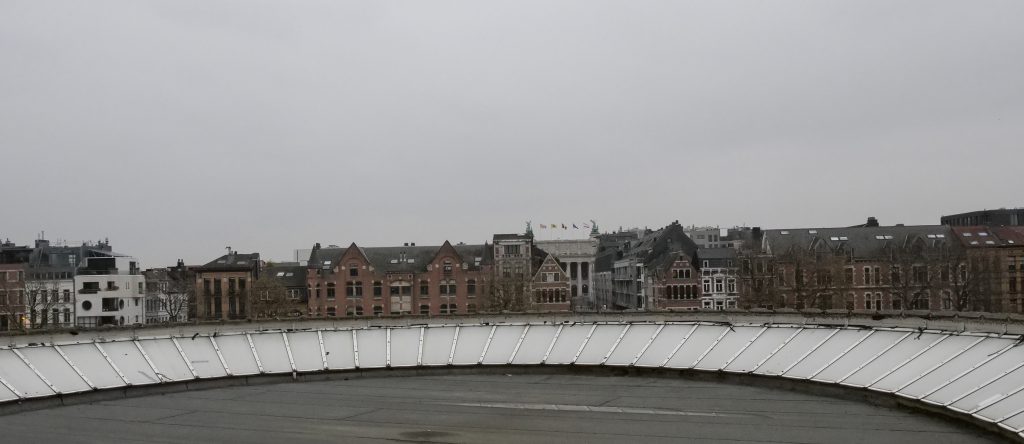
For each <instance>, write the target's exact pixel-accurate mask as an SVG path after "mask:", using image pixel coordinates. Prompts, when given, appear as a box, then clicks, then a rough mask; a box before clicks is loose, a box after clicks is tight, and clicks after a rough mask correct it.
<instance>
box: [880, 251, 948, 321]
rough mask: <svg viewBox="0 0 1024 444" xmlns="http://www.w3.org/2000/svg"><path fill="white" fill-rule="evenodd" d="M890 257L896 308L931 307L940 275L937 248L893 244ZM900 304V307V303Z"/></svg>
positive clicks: (892, 289)
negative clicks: (934, 288) (935, 281)
mask: <svg viewBox="0 0 1024 444" xmlns="http://www.w3.org/2000/svg"><path fill="white" fill-rule="evenodd" d="M888 254H889V257H888V258H887V259H888V264H889V288H890V289H891V293H892V302H893V305H894V307H893V309H894V310H908V309H909V310H929V309H931V308H932V307H931V297H930V296H931V289H932V287H933V280H937V279H936V276H935V275H936V273H935V271H936V270H935V263H936V257H937V255H935V252H934V251H932V250H931V249H929V248H928V247H927V246H925V245H924V244H923V242H915V243H912V244H910V245H892V246H890V247H889V251H888ZM897 303H898V304H899V307H896V306H895V305H896V304H897Z"/></svg>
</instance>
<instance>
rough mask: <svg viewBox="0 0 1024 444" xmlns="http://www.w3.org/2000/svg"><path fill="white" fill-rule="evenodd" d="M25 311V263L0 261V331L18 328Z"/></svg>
mask: <svg viewBox="0 0 1024 444" xmlns="http://www.w3.org/2000/svg"><path fill="white" fill-rule="evenodd" d="M25 313H26V306H25V264H20V263H14V264H4V263H0V331H7V330H17V329H19V328H20V327H21V323H22V320H23V318H24V317H25Z"/></svg>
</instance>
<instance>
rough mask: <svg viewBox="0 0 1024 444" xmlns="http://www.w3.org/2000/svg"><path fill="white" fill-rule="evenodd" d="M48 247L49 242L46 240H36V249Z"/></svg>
mask: <svg viewBox="0 0 1024 444" xmlns="http://www.w3.org/2000/svg"><path fill="white" fill-rule="evenodd" d="M49 246H50V241H48V240H46V239H36V248H46V247H49Z"/></svg>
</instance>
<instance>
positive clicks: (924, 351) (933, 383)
mask: <svg viewBox="0 0 1024 444" xmlns="http://www.w3.org/2000/svg"><path fill="white" fill-rule="evenodd" d="M687 317H688V316H684V315H679V314H673V315H668V314H665V315H649V314H645V315H601V316H597V315H594V316H569V315H543V316H539V315H524V316H485V317H474V318H467V317H462V318H457V319H431V322H430V323H424V320H423V319H412V318H410V319H371V320H364V321H355V322H354V321H337V322H324V321H308V322H278V323H273V324H255V323H254V324H226V325H216V326H188V327H186V326H180V327H175V328H172V329H146V330H144V331H136V332H133V331H131V330H112V331H93V332H85V333H80V334H79V335H77V336H73V337H72V336H69V337H64V336H59V335H54V336H53V337H52V338H50V337H39V336H36V337H32V338H31V339H33V340H35V341H37V342H34V345H17V346H9V347H2V348H0V410H4V409H3V408H2V407H5V406H8V407H9V406H11V405H18V404H25V403H33V402H40V401H43V402H45V401H47V400H54V399H58V400H64V399H67V398H68V397H75V396H86V394H90V393H94V394H100V393H103V392H105V391H132V390H139V391H141V392H147V391H151V390H152V389H153V388H159V387H161V386H167V387H177V386H180V385H182V384H191V383H194V382H197V381H217V380H230V378H248V377H253V376H260V375H283V376H287V375H291V376H292V377H299V376H304V375H315V374H327V373H331V372H353V371H356V372H368V371H387V369H399V368H406V369H444V368H453V369H454V368H465V367H473V368H477V367H479V368H487V367H489V366H490V367H502V366H506V367H507V366H514V367H532V368H537V367H541V366H549V367H559V366H570V367H573V368H586V367H590V368H598V367H602V368H621V369H649V370H652V371H653V370H661V371H686V372H699V373H701V372H702V373H707V374H721V375H757V376H761V377H770V378H777V379H779V380H786V381H793V382H800V381H805V382H807V383H816V384H826V385H830V386H835V387H842V388H847V389H851V390H862V391H866V393H867V392H870V393H872V394H877V395H880V396H890V397H896V398H898V399H899V400H900V402H910V403H917V404H919V405H920V406H923V407H927V408H929V409H931V410H939V411H943V412H946V413H947V414H949V415H950V416H953V417H958V418H961V419H965V420H968V421H971V422H973V423H975V424H979V425H983V426H987V427H988V428H990V429H994V430H999V431H1001V432H1002V433H1003V434H1005V435H1007V436H1014V437H1015V438H1017V439H1019V440H1021V441H1024V346H1022V344H1024V336H1021V334H1020V332H1019V329H1020V325H1019V324H1013V323H1005V322H1004V323H999V322H991V321H978V320H974V321H967V320H956V319H942V320H928V319H918V318H903V319H899V320H893V319H871V318H867V319H855V318H849V317H843V318H835V319H833V318H821V319H808V318H806V317H803V316H788V315H787V316H779V315H763V316H758V315H752V314H748V315H743V316H741V317H737V316H735V315H732V314H718V315H715V316H712V315H708V314H701V315H700V316H699V318H700V319H686V318H687ZM383 324H386V325H383ZM890 324H901V325H890ZM1009 330H1014V331H1012V332H1011V331H1009ZM131 333H136V334H137V335H136V336H133V335H132V334H131ZM142 333H144V335H143V334H142ZM147 387H148V388H149V389H148V390H147V389H146V388H147Z"/></svg>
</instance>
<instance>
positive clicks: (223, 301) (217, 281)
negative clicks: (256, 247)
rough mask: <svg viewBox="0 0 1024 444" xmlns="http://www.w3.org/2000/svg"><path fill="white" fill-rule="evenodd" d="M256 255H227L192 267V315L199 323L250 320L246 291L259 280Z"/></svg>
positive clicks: (236, 253) (250, 310) (248, 297)
mask: <svg viewBox="0 0 1024 444" xmlns="http://www.w3.org/2000/svg"><path fill="white" fill-rule="evenodd" d="M260 267H261V263H260V254H259V253H248V254H242V253H238V252H237V251H232V250H228V254H226V255H224V256H221V257H219V258H217V259H214V260H213V261H211V262H209V263H207V264H205V265H202V266H199V267H195V268H194V269H193V271H194V272H195V287H196V313H195V317H196V318H198V319H201V320H214V319H221V320H229V319H248V318H250V317H251V316H252V301H251V300H250V297H251V294H250V292H249V289H250V288H251V287H252V283H253V282H254V281H256V280H257V279H259V277H260Z"/></svg>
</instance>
